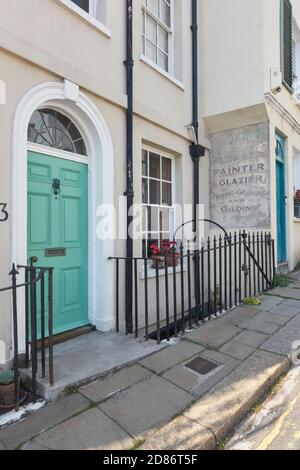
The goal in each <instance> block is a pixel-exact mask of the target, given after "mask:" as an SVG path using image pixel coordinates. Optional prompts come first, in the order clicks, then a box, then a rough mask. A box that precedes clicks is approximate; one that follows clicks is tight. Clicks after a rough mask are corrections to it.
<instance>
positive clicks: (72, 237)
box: [28, 152, 89, 334]
mask: <svg viewBox="0 0 300 470" xmlns="http://www.w3.org/2000/svg"><path fill="white" fill-rule="evenodd" d="M32 256H37V257H38V263H37V266H45V267H48V266H49V267H50V266H51V267H53V268H54V282H53V284H54V286H53V320H54V333H55V334H57V333H62V332H64V331H68V330H73V329H75V328H79V327H81V326H84V325H87V324H88V323H89V320H88V166H87V165H85V164H82V163H77V162H73V161H69V160H64V159H61V158H56V157H50V156H47V155H43V154H39V153H35V152H28V258H29V259H30V258H31V257H32Z"/></svg>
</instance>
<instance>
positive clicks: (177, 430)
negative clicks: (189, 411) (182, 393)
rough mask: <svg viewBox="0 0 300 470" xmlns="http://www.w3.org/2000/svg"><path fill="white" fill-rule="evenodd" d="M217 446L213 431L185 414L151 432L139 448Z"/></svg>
mask: <svg viewBox="0 0 300 470" xmlns="http://www.w3.org/2000/svg"><path fill="white" fill-rule="evenodd" d="M215 447H216V441H215V437H214V435H213V433H212V432H210V431H209V430H208V429H205V428H204V427H203V426H201V425H200V424H199V423H196V422H195V421H191V420H190V419H187V418H186V417H184V416H179V417H178V418H176V419H175V420H173V421H171V422H170V423H168V424H166V425H165V426H164V427H162V428H161V429H159V430H158V431H156V432H154V433H153V434H151V435H150V436H149V437H148V438H147V440H146V442H145V443H144V444H143V445H142V446H141V447H140V448H139V450H186V449H189V450H198V449H201V450H212V449H214V448H215Z"/></svg>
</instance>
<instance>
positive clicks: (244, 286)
mask: <svg viewBox="0 0 300 470" xmlns="http://www.w3.org/2000/svg"><path fill="white" fill-rule="evenodd" d="M111 260H112V261H113V262H114V263H115V287H116V330H117V331H118V332H119V331H124V332H126V331H128V327H127V325H126V318H125V312H124V308H123V306H124V298H123V297H124V293H123V291H122V290H120V285H121V283H122V275H123V272H124V269H123V268H124V267H125V266H126V267H127V269H132V275H133V280H134V282H133V293H132V294H133V295H132V297H133V305H132V308H133V318H134V321H133V330H132V331H130V333H133V334H134V335H135V337H138V336H140V335H144V337H145V339H146V340H148V339H149V338H155V339H156V340H157V342H158V343H160V341H161V340H162V339H163V338H166V339H168V340H170V338H171V337H172V336H177V335H178V334H179V333H184V332H185V331H186V329H192V328H193V327H195V326H199V325H200V324H201V323H204V322H206V321H207V320H210V319H211V318H212V317H213V316H218V315H220V314H221V313H223V312H225V311H227V310H229V309H232V308H233V307H236V306H238V305H239V304H241V302H242V301H243V299H244V298H246V297H252V296H256V295H258V294H259V293H262V292H265V291H268V290H270V289H272V288H273V282H274V277H275V274H276V267H275V249H274V240H273V239H272V237H271V234H270V233H266V232H264V233H263V232H257V233H251V234H250V233H246V232H239V233H237V232H234V233H229V234H227V233H226V234H225V235H224V234H221V235H220V236H218V237H216V236H215V237H213V238H212V239H211V238H208V239H207V241H206V242H205V243H204V242H203V243H202V246H201V248H200V249H199V250H191V249H190V247H189V244H187V245H186V246H183V244H181V246H180V250H179V253H178V254H168V255H167V254H165V256H164V257H163V258H162V259H160V261H158V260H157V259H153V258H147V257H136V258H132V259H128V258H126V257H115V258H111Z"/></svg>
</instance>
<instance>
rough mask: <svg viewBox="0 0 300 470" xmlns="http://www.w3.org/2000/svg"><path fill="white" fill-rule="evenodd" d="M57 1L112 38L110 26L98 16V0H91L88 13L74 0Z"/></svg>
mask: <svg viewBox="0 0 300 470" xmlns="http://www.w3.org/2000/svg"><path fill="white" fill-rule="evenodd" d="M55 1H56V2H58V3H60V4H61V5H62V6H64V7H66V8H68V9H69V10H71V11H72V12H73V13H75V14H76V15H78V16H80V17H81V18H82V19H83V20H85V21H86V22H87V23H89V24H90V25H91V26H93V27H94V28H95V29H97V30H99V31H100V32H101V33H103V34H104V35H105V36H106V37H108V38H111V36H112V34H111V30H110V28H109V27H108V26H106V25H105V24H104V23H102V22H101V21H100V20H98V19H97V18H96V8H97V0H90V3H89V10H90V11H89V13H87V12H86V11H85V10H83V9H82V8H80V7H79V6H78V5H76V4H75V3H74V2H73V1H72V0H55Z"/></svg>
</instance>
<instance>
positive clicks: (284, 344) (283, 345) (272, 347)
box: [261, 315, 300, 356]
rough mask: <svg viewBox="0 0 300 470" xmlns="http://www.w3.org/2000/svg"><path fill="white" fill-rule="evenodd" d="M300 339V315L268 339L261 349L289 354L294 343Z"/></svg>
mask: <svg viewBox="0 0 300 470" xmlns="http://www.w3.org/2000/svg"><path fill="white" fill-rule="evenodd" d="M296 341H300V316H299V315H298V316H297V317H295V318H293V319H292V320H291V321H289V322H288V323H287V324H286V325H285V326H283V327H282V328H280V330H279V331H278V332H277V333H275V335H273V336H271V337H270V338H269V339H267V340H266V341H265V342H264V343H263V344H262V345H261V349H263V350H265V351H271V352H275V353H277V354H283V355H285V356H289V355H290V353H291V352H292V347H293V343H294V342H296Z"/></svg>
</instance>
